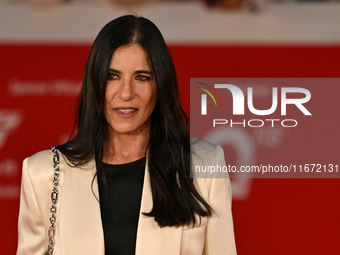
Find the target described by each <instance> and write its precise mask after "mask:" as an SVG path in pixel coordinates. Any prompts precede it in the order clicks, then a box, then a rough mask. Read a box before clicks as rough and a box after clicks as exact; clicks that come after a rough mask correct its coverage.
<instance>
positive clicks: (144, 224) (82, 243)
mask: <svg viewBox="0 0 340 255" xmlns="http://www.w3.org/2000/svg"><path fill="white" fill-rule="evenodd" d="M60 169H61V171H63V180H62V181H63V185H62V189H61V190H60V194H59V195H60V196H59V199H60V204H59V208H58V209H59V211H60V214H59V215H60V216H59V217H60V221H59V222H60V225H59V232H60V233H59V235H58V236H59V239H60V246H59V245H58V246H59V247H60V249H61V254H83V255H85V254H89V255H93V254H104V253H105V245H104V234H103V228H102V222H101V214H100V204H99V202H98V201H97V199H96V197H97V198H98V199H99V192H98V183H97V180H96V179H95V180H94V181H93V188H92V189H93V191H92V189H91V187H92V180H93V177H94V175H95V173H96V167H95V163H94V162H91V163H89V164H88V165H87V166H85V167H82V168H77V167H75V168H71V167H70V166H68V165H67V164H66V162H65V161H61V164H60ZM93 193H94V194H95V196H96V197H95V196H94V195H93ZM152 206H153V201H152V192H151V184H150V174H149V169H148V167H147V164H146V167H145V175H144V184H143V191H142V200H141V208H140V214H139V221H138V230H137V240H136V253H135V254H136V255H145V254H147V255H160V254H162V255H176V254H180V248H181V239H182V227H164V228H161V227H159V226H158V223H157V222H156V221H155V220H154V218H153V217H148V216H145V215H143V214H142V212H149V211H151V209H152ZM58 209H57V210H58ZM59 247H58V248H59Z"/></svg>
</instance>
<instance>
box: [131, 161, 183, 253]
mask: <svg viewBox="0 0 340 255" xmlns="http://www.w3.org/2000/svg"><path fill="white" fill-rule="evenodd" d="M152 206H153V201H152V192H151V184H150V174H149V169H148V167H147V164H146V168H145V175H144V186H143V193H142V201H141V209H140V214H139V222H138V230H137V241H136V255H145V254H148V255H160V254H162V255H176V254H180V248H181V239H182V227H164V228H161V227H159V226H158V223H157V222H156V221H155V220H154V218H153V217H149V216H145V215H143V214H142V212H150V211H151V209H152Z"/></svg>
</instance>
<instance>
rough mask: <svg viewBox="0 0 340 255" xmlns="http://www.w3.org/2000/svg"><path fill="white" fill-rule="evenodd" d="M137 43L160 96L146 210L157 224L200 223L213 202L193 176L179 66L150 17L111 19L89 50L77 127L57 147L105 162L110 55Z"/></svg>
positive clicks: (72, 157)
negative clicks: (149, 207) (150, 204)
mask: <svg viewBox="0 0 340 255" xmlns="http://www.w3.org/2000/svg"><path fill="white" fill-rule="evenodd" d="M131 43H138V44H140V45H141V46H142V47H143V48H144V50H145V51H146V52H147V54H148V56H149V59H150V62H151V64H152V69H153V72H154V76H155V80H156V84H157V101H156V105H155V108H154V111H153V113H152V114H151V128H150V141H149V145H148V167H149V172H150V183H151V190H152V198H153V208H152V210H151V211H150V212H143V213H144V215H147V216H151V217H154V218H155V220H156V221H157V222H158V224H159V225H160V226H162V227H164V226H180V225H188V224H195V222H196V220H195V219H196V218H195V215H199V216H209V215H211V210H212V209H211V208H210V206H209V205H208V203H207V202H206V201H205V200H204V199H203V198H202V197H201V196H200V194H199V193H198V191H197V190H196V188H195V186H194V185H193V180H192V179H190V165H191V164H190V137H189V132H188V117H187V115H186V114H185V112H184V111H183V109H182V107H181V105H180V102H179V95H178V84H177V78H176V71H175V68H174V64H173V62H172V59H171V56H170V53H169V50H168V48H167V46H166V44H165V41H164V39H163V37H162V35H161V33H160V31H159V30H158V28H157V27H156V26H155V25H154V24H153V23H152V22H151V21H150V20H148V19H146V18H143V17H136V16H133V15H126V16H122V17H120V18H117V19H115V20H113V21H111V22H109V23H108V24H107V25H105V27H104V28H103V29H102V30H101V31H100V33H99V34H98V36H97V38H96V39H95V41H94V43H93V46H92V49H91V52H90V54H89V57H88V60H87V64H86V69H85V75H84V80H83V86H82V89H81V92H80V96H79V108H78V115H77V124H78V132H77V134H76V135H75V136H74V138H72V139H71V140H70V141H68V142H67V143H65V144H63V145H60V146H59V147H58V149H59V150H60V151H61V152H62V153H63V154H64V155H65V156H66V157H67V159H68V160H69V161H70V162H71V164H73V165H75V166H79V165H82V164H85V163H87V162H89V161H91V160H93V159H94V160H95V162H96V167H97V173H98V174H99V175H101V176H102V175H103V172H102V168H101V162H102V158H103V144H104V141H105V128H106V125H107V123H106V120H105V117H104V99H105V88H106V81H107V75H108V69H109V64H110V59H111V56H112V54H113V52H114V51H115V50H116V49H117V48H118V47H120V46H122V45H126V44H131Z"/></svg>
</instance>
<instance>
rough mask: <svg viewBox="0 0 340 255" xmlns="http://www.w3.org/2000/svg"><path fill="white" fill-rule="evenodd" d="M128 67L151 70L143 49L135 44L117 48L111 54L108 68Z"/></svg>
mask: <svg viewBox="0 0 340 255" xmlns="http://www.w3.org/2000/svg"><path fill="white" fill-rule="evenodd" d="M114 66H115V67H119V66H129V67H143V68H149V69H150V68H151V65H150V59H149V56H148V54H147V52H146V51H145V50H144V48H143V47H142V46H141V45H140V44H137V43H134V44H127V45H123V46H120V47H118V48H117V49H116V50H115V51H114V52H113V54H112V57H111V61H110V67H111V68H112V67H114Z"/></svg>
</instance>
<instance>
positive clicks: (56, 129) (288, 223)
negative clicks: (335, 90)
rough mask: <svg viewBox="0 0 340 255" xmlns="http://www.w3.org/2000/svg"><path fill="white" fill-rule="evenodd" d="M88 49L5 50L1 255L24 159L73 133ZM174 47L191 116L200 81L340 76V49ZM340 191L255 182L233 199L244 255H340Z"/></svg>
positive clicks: (8, 244)
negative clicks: (193, 83) (193, 84)
mask: <svg viewBox="0 0 340 255" xmlns="http://www.w3.org/2000/svg"><path fill="white" fill-rule="evenodd" d="M89 49H90V46H89V45H20V44H18V45H6V44H2V45H0V56H1V61H2V62H1V76H0V84H1V86H0V206H1V211H0V226H1V236H0V247H2V251H1V254H14V252H15V250H16V242H17V216H18V205H19V185H20V176H21V162H22V160H23V159H24V158H25V157H27V156H29V155H31V154H33V153H35V152H37V151H39V150H42V149H47V148H49V147H50V145H51V144H54V143H57V144H58V143H61V142H63V141H64V140H65V139H66V138H67V136H68V134H69V133H70V132H71V130H72V127H73V122H74V113H75V96H76V91H77V90H78V88H79V85H80V83H81V79H82V75H83V71H84V67H85V62H86V58H87V55H88V53H89ZM170 50H171V53H172V56H173V59H174V62H175V66H176V69H177V72H178V80H179V84H180V91H181V96H182V102H183V105H184V108H185V110H186V111H187V112H188V113H189V94H190V93H189V84H190V78H192V77H339V76H340V71H339V66H340V46H322V45H319V46H306V45H305V46H280V45H278V46H268V45H263V46H251V45H248V46H247V45H245V46H233V45H228V46H216V45H204V46H194V45H191V46H190V45H186V46H182V45H170ZM339 89H340V88H339ZM333 117H336V116H333ZM311 128H313V127H311ZM292 146H294V145H292ZM325 150H327V148H325ZM283 156H284V155H283ZM339 184H340V180H339V179H254V180H253V181H252V186H251V191H250V194H249V196H248V197H247V198H246V199H244V200H234V202H233V214H234V224H235V234H236V242H237V249H238V254H240V255H242V254H261V255H262V254H285V255H286V254H315V255H317V254H340V246H339V244H338V239H339V233H338V231H339V229H340V219H339V212H340V198H339V196H338V194H339V192H340V185H339ZM221 238H223V237H221Z"/></svg>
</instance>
